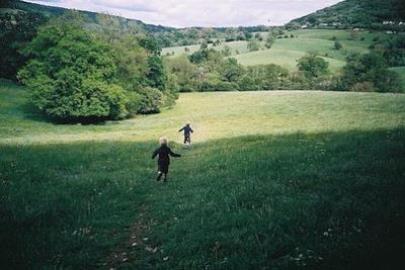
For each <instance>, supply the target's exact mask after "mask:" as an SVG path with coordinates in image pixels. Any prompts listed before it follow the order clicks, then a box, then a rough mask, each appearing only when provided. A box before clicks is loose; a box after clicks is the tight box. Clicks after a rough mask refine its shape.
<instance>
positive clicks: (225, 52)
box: [221, 45, 232, 57]
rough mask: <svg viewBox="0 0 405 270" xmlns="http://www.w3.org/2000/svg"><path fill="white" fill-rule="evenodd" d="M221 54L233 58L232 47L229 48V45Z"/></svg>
mask: <svg viewBox="0 0 405 270" xmlns="http://www.w3.org/2000/svg"><path fill="white" fill-rule="evenodd" d="M221 53H222V54H223V55H224V56H225V57H228V56H231V54H232V52H231V47H229V46H228V45H225V46H224V48H223V49H222V51H221Z"/></svg>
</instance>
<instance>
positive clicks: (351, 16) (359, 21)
mask: <svg viewBox="0 0 405 270" xmlns="http://www.w3.org/2000/svg"><path fill="white" fill-rule="evenodd" d="M404 20H405V4H404V1H403V0H368V1H364V0H346V1H342V2H339V3H337V4H336V5H333V6H331V7H327V8H325V9H322V10H319V11H317V12H316V13H312V14H309V15H306V16H304V17H302V18H298V19H295V20H293V21H291V22H290V23H289V24H287V25H290V24H298V25H307V26H310V27H328V28H346V29H347V28H352V27H359V28H374V29H394V28H396V27H398V26H400V25H399V22H401V21H404ZM384 21H392V22H394V24H385V25H384V24H383V22H384ZM399 28H402V27H401V26H400V27H399ZM402 29H403V28H402Z"/></svg>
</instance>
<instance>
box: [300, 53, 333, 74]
mask: <svg viewBox="0 0 405 270" xmlns="http://www.w3.org/2000/svg"><path fill="white" fill-rule="evenodd" d="M297 66H298V69H299V70H300V71H302V72H303V73H304V75H305V76H306V77H307V78H318V77H320V76H322V75H326V74H328V66H329V63H328V62H326V61H325V60H324V59H323V58H321V57H319V56H317V55H316V54H313V53H310V54H308V55H306V56H303V57H301V58H300V59H299V60H298V64H297Z"/></svg>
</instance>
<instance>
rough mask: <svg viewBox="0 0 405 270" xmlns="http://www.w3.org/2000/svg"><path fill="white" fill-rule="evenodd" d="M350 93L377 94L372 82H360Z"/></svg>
mask: <svg viewBox="0 0 405 270" xmlns="http://www.w3.org/2000/svg"><path fill="white" fill-rule="evenodd" d="M350 91H352V92H375V91H376V88H375V87H374V83H372V82H359V83H356V84H354V85H353V86H352V87H351V88H350Z"/></svg>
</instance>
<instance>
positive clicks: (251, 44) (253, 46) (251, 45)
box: [247, 39, 260, 52]
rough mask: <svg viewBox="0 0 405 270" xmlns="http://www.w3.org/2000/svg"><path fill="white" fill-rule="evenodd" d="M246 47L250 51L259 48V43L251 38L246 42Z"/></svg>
mask: <svg viewBox="0 0 405 270" xmlns="http://www.w3.org/2000/svg"><path fill="white" fill-rule="evenodd" d="M247 48H248V50H249V51H250V52H253V51H258V50H259V49H260V44H259V43H258V42H257V41H256V40H254V39H252V40H250V41H249V42H248V44H247Z"/></svg>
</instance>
